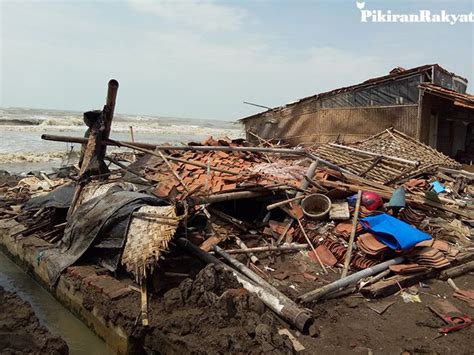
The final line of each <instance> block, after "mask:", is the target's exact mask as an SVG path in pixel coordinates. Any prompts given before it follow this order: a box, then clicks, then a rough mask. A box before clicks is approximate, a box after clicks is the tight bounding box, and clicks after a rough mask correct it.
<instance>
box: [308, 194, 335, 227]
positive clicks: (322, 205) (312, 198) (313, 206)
mask: <svg viewBox="0 0 474 355" xmlns="http://www.w3.org/2000/svg"><path fill="white" fill-rule="evenodd" d="M301 208H302V209H303V213H304V215H305V216H306V217H308V218H310V219H314V220H319V221H320V220H324V219H326V218H327V216H328V214H329V210H330V209H331V200H330V199H329V197H327V196H325V195H321V194H313V195H309V196H306V197H305V198H304V199H303V201H301Z"/></svg>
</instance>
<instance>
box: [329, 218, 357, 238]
mask: <svg viewBox="0 0 474 355" xmlns="http://www.w3.org/2000/svg"><path fill="white" fill-rule="evenodd" d="M362 230H363V228H362V225H361V224H360V223H357V228H356V235H357V234H359V233H360V232H362ZM351 231H352V221H346V222H341V223H339V224H338V225H337V226H336V227H335V228H334V229H333V231H332V232H333V234H334V235H336V236H338V237H341V238H343V239H345V240H349V237H350V235H351Z"/></svg>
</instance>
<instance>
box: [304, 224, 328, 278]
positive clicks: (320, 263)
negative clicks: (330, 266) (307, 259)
mask: <svg viewBox="0 0 474 355" xmlns="http://www.w3.org/2000/svg"><path fill="white" fill-rule="evenodd" d="M296 221H297V222H298V225H299V226H300V229H301V232H303V235H304V237H305V239H306V241H307V242H308V245H309V246H310V247H311V250H312V251H313V253H314V255H315V256H316V259H318V262H319V265H321V268H322V269H323V271H324V273H325V274H327V273H328V271H327V270H326V268H325V267H324V264H323V262H322V261H321V258H320V257H319V255H318V253H316V249H314V247H313V244H312V243H311V240H310V239H309V237H308V235H307V234H306V231H305V230H304V227H303V224H302V223H301V221H300V220H299V218H296Z"/></svg>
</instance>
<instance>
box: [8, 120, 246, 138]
mask: <svg viewBox="0 0 474 355" xmlns="http://www.w3.org/2000/svg"><path fill="white" fill-rule="evenodd" d="M53 123H54V122H53V121H50V122H47V123H44V124H39V125H30V126H27V125H1V123H0V126H1V130H2V131H4V132H5V131H7V132H8V131H15V132H38V133H43V132H44V133H46V132H51V131H54V132H67V131H74V132H81V135H82V134H83V133H84V132H85V131H86V128H87V127H86V126H85V125H84V124H71V125H54V124H53ZM130 126H132V127H133V131H134V133H136V134H139V133H153V134H157V135H167V136H172V135H189V136H215V137H224V136H226V137H229V138H241V137H243V136H244V134H243V129H242V128H217V127H203V126H198V125H194V124H187V125H170V126H161V125H160V124H159V123H156V122H154V123H153V122H152V123H149V124H129V123H128V122H115V123H114V124H112V132H117V133H128V132H130Z"/></svg>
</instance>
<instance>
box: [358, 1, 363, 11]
mask: <svg viewBox="0 0 474 355" xmlns="http://www.w3.org/2000/svg"><path fill="white" fill-rule="evenodd" d="M356 5H357V8H358V9H359V10H362V9H363V8H364V7H365V2H358V1H357V2H356Z"/></svg>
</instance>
